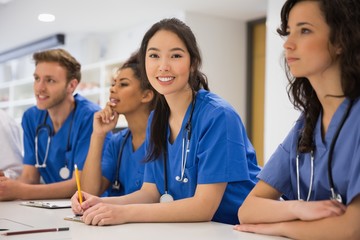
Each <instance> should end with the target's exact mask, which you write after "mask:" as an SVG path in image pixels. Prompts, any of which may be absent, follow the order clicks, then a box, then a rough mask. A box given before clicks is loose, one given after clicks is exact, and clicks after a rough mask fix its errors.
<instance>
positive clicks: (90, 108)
mask: <svg viewBox="0 0 360 240" xmlns="http://www.w3.org/2000/svg"><path fill="white" fill-rule="evenodd" d="M74 98H75V102H76V111H78V112H79V113H80V115H93V114H94V113H95V112H97V111H99V110H100V109H101V108H100V106H99V105H98V104H95V103H93V102H91V101H90V100H88V99H86V98H84V97H83V96H81V95H79V94H75V96H74Z"/></svg>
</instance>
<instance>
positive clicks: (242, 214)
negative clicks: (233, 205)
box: [238, 204, 254, 224]
mask: <svg viewBox="0 0 360 240" xmlns="http://www.w3.org/2000/svg"><path fill="white" fill-rule="evenodd" d="M252 216H253V212H252V213H251V212H249V211H248V210H247V208H246V206H245V205H244V204H243V205H241V206H240V207H239V210H238V219H239V223H240V224H248V223H254V222H252V221H251V218H252Z"/></svg>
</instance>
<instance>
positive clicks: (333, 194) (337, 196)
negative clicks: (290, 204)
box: [296, 101, 353, 203]
mask: <svg viewBox="0 0 360 240" xmlns="http://www.w3.org/2000/svg"><path fill="white" fill-rule="evenodd" d="M352 104H353V101H350V103H349V105H348V107H347V109H346V111H345V113H344V115H343V117H342V119H341V122H340V124H339V126H338V128H337V129H336V132H335V135H334V137H333V139H332V141H331V144H330V148H329V155H328V160H327V167H328V169H327V172H328V179H329V185H330V191H331V196H330V199H331V200H336V201H338V202H340V203H342V197H341V195H340V194H339V193H337V192H336V190H335V184H334V179H333V176H332V169H331V166H332V160H333V157H332V156H333V152H334V148H335V143H336V140H337V138H338V136H339V133H340V131H341V128H342V127H343V125H344V123H345V121H346V119H347V117H348V115H349V113H350V110H351V107H352ZM300 138H301V135H300V137H299V140H298V143H299V142H300ZM310 154H311V157H310V184H309V191H308V194H307V197H306V201H309V200H310V196H311V191H312V188H313V180H314V151H311V152H310ZM299 155H300V154H299V151H298V153H297V155H296V185H297V197H298V200H302V198H301V196H300V171H299Z"/></svg>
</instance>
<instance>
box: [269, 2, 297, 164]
mask: <svg viewBox="0 0 360 240" xmlns="http://www.w3.org/2000/svg"><path fill="white" fill-rule="evenodd" d="M283 3H284V1H283V0H281V1H280V0H269V2H268V11H267V21H266V29H267V32H266V61H265V62H266V70H265V119H264V124H265V126H264V129H265V130H264V131H265V132H264V160H265V162H266V161H267V160H268V159H269V158H270V156H271V154H272V153H273V152H274V151H275V149H276V147H277V146H278V145H279V144H280V143H281V142H282V141H283V139H284V138H285V136H286V135H287V133H288V132H289V131H290V129H291V127H292V126H293V124H294V122H295V120H296V119H297V118H298V116H299V112H297V111H295V110H294V108H293V106H292V104H291V103H290V101H289V99H288V96H287V93H286V86H287V79H286V77H285V74H284V70H283V68H282V65H283V63H282V53H283V40H282V39H281V38H280V36H279V35H278V34H277V32H276V29H277V28H278V27H279V26H280V10H281V7H282V5H283Z"/></svg>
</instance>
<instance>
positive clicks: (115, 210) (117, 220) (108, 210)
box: [82, 203, 127, 226]
mask: <svg viewBox="0 0 360 240" xmlns="http://www.w3.org/2000/svg"><path fill="white" fill-rule="evenodd" d="M126 207H127V206H126V205H117V204H110V203H98V204H96V205H94V206H92V207H90V208H89V209H87V210H86V211H85V212H84V214H83V216H82V220H83V222H84V223H85V224H88V225H97V226H105V225H114V224H123V223H125V222H126V221H125V220H124V215H125V214H124V211H123V210H125V208H126Z"/></svg>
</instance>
